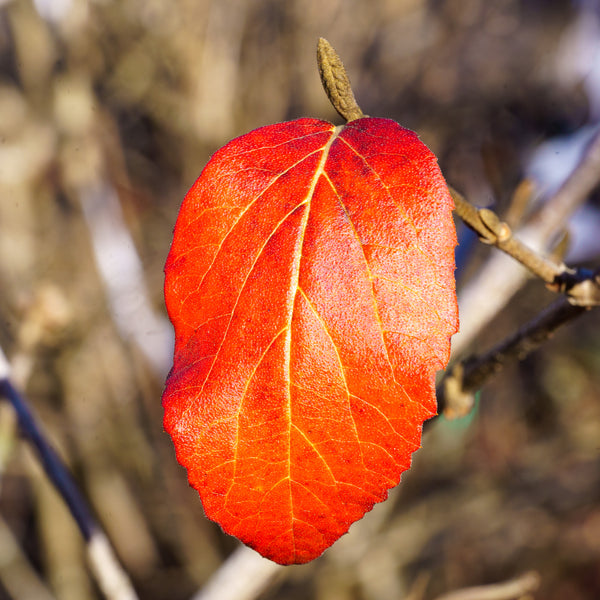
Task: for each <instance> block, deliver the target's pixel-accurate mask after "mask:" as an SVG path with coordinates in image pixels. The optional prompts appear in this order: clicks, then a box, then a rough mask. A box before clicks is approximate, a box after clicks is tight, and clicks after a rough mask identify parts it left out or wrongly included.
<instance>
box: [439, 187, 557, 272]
mask: <svg viewBox="0 0 600 600" xmlns="http://www.w3.org/2000/svg"><path fill="white" fill-rule="evenodd" d="M450 193H451V195H452V198H453V199H454V205H455V212H456V214H457V215H458V216H459V217H460V218H461V219H462V220H463V221H464V223H465V224H466V225H468V226H469V227H470V228H471V229H473V231H475V232H476V233H477V234H478V235H479V239H480V240H481V241H482V242H483V243H485V244H490V245H492V246H496V248H498V249H499V250H502V251H503V252H505V253H506V254H508V255H509V256H512V257H513V258H514V259H515V260H517V261H518V262H520V263H521V264H522V265H523V266H524V267H526V268H527V269H529V270H530V271H531V272H532V273H533V274H534V275H537V276H538V277H539V278H540V279H541V280H542V281H545V282H546V283H554V282H555V281H556V278H557V277H559V276H560V275H562V274H563V273H564V271H565V270H566V266H565V265H558V264H556V263H554V262H552V261H551V260H549V259H547V258H544V257H543V256H541V255H540V254H538V253H537V252H534V251H533V250H531V249H530V248H528V247H527V246H526V245H525V244H523V242H521V241H520V240H518V239H517V238H515V237H514V236H513V233H512V231H511V228H510V227H509V226H508V224H507V223H505V222H503V221H501V220H500V218H499V217H498V215H497V214H496V213H495V212H493V211H491V210H489V209H487V208H476V207H475V206H473V205H472V204H470V203H469V202H467V201H466V200H465V199H464V197H463V196H462V195H461V194H459V193H458V192H457V191H456V190H454V189H452V188H450Z"/></svg>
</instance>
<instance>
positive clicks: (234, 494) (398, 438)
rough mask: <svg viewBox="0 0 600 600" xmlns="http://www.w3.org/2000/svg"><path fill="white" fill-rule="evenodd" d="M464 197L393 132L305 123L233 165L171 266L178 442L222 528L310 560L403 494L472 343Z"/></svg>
mask: <svg viewBox="0 0 600 600" xmlns="http://www.w3.org/2000/svg"><path fill="white" fill-rule="evenodd" d="M452 208H453V204H452V199H451V197H450V195H449V193H448V190H447V187H446V184H445V182H444V179H443V177H442V175H441V173H440V170H439V168H438V165H437V161H436V159H435V157H434V155H433V154H432V153H431V152H430V151H429V150H428V149H427V148H426V147H425V146H424V145H423V144H422V143H421V142H420V141H419V139H418V138H417V136H416V135H415V134H414V133H412V132H411V131H408V130H406V129H404V128H402V127H400V126H399V125H398V124H397V123H395V122H393V121H390V120H387V119H374V118H364V119H359V120H356V121H352V122H350V123H348V124H347V125H345V126H341V127H334V126H333V125H331V124H330V123H327V122H324V121H319V120H314V119H299V120H297V121H291V122H288V123H282V124H278V125H272V126H268V127H263V128H260V129H257V130H255V131H253V132H251V133H249V134H247V135H244V136H242V137H240V138H237V139H235V140H233V141H232V142H230V143H229V144H227V145H226V146H225V147H223V148H222V149H221V150H219V151H218V152H217V153H216V154H215V155H214V156H213V158H212V159H211V161H210V162H209V163H208V165H207V166H206V168H205V169H204V171H203V172H202V174H201V176H200V178H199V179H198V180H197V181H196V183H195V184H194V186H193V187H192V188H191V190H190V191H189V192H188V194H187V196H186V198H185V200H184V202H183V205H182V207H181V211H180V214H179V217H178V220H177V224H176V227H175V235H174V239H173V244H172V247H171V251H170V253H169V257H168V259H167V264H166V268H165V271H166V282H165V296H166V303H167V309H168V312H169V316H170V318H171V321H172V322H173V324H174V327H175V334H176V346H175V357H174V365H173V369H172V371H171V373H170V374H169V377H168V379H167V384H166V389H165V391H164V394H163V406H164V411H165V412H164V425H165V429H166V430H167V431H168V432H169V434H170V435H171V436H172V438H173V441H174V444H175V448H176V452H177V458H178V460H179V462H180V463H181V464H182V465H183V466H185V467H186V468H187V471H188V478H189V481H190V484H191V485H192V486H193V487H194V488H195V489H197V490H198V491H199V493H200V496H201V499H202V502H203V506H204V509H205V512H206V514H207V516H208V517H209V518H211V519H213V520H215V521H217V522H218V523H219V524H220V525H221V526H222V527H223V529H224V530H225V531H226V532H228V533H230V534H232V535H235V536H237V537H238V538H239V539H240V540H242V541H243V542H245V543H246V544H248V545H249V546H251V547H252V548H254V549H256V550H257V551H258V552H260V553H261V554H262V555H264V556H266V557H267V558H270V559H272V560H274V561H276V562H278V563H281V564H292V563H304V562H308V561H310V560H312V559H313V558H315V557H317V556H319V555H320V554H321V553H322V552H323V550H325V549H326V548H327V547H329V546H330V545H331V544H332V543H333V542H335V541H336V540H337V539H338V538H339V537H340V536H341V535H342V534H344V533H345V532H347V530H348V528H349V527H350V525H351V524H352V523H353V522H354V521H356V520H358V519H360V518H361V517H362V516H363V515H364V514H365V512H367V511H369V510H370V509H371V508H372V507H373V504H374V503H376V502H380V501H382V500H384V499H385V498H386V497H387V493H388V489H389V488H391V487H393V486H395V485H396V484H397V483H398V482H399V480H400V475H401V473H402V472H403V471H404V470H406V469H408V468H409V466H410V462H411V455H412V453H413V452H414V451H415V450H416V449H417V448H419V446H420V439H421V429H422V423H423V421H424V420H425V419H428V418H430V417H431V416H433V415H434V414H435V413H436V408H437V407H436V400H435V390H434V376H435V372H436V371H437V370H439V369H443V368H444V367H445V366H446V364H447V361H448V358H449V351H450V336H451V335H452V334H453V333H455V332H456V330H457V326H458V317H457V306H456V295H455V287H454V247H455V245H456V235H455V231H454V225H453V222H452V216H451V210H452Z"/></svg>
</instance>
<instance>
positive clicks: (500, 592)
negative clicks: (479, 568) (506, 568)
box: [437, 571, 540, 600]
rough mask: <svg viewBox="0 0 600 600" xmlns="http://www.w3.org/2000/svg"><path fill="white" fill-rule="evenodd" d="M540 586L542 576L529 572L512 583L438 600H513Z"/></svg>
mask: <svg viewBox="0 0 600 600" xmlns="http://www.w3.org/2000/svg"><path fill="white" fill-rule="evenodd" d="M539 586H540V576H539V575H538V573H536V572H535V571H528V572H527V573H523V575H519V577H516V578H515V579H511V580H510V581H505V582H503V583H494V584H491V585H479V586H475V587H470V588H464V589H462V590H456V591H455V592H450V593H449V594H444V595H443V596H438V598H437V600H513V599H514V598H521V597H522V596H525V594H529V593H530V592H533V591H535V590H537V589H538V587H539Z"/></svg>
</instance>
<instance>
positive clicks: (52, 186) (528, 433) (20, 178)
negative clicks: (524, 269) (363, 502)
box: [0, 0, 600, 600]
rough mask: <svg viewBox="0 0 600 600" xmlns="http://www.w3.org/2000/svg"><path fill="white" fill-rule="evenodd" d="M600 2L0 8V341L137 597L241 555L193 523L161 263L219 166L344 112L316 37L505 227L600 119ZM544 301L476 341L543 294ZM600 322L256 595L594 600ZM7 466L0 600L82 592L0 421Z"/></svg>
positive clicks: (449, 435)
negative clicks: (164, 394)
mask: <svg viewBox="0 0 600 600" xmlns="http://www.w3.org/2000/svg"><path fill="white" fill-rule="evenodd" d="M593 4H594V3H593V2H587V3H586V2H577V3H576V2H573V3H571V2H568V1H567V0H552V1H550V0H497V1H495V2H488V1H487V0H428V1H426V0H370V1H368V2H365V1H361V0H328V1H326V2H325V1H323V0H289V1H285V2H282V1H278V0H246V1H243V2H239V1H236V0H212V1H210V0H179V1H167V0H120V1H117V0H94V1H92V0H87V1H86V0H60V1H58V0H54V1H52V0H37V1H35V2H34V1H32V0H12V1H11V0H4V1H3V2H0V290H1V294H0V343H1V344H2V347H3V348H4V349H5V350H6V352H7V354H8V355H9V357H10V358H11V359H13V366H14V369H15V379H16V383H17V384H19V385H21V386H22V387H23V388H24V389H25V390H26V392H27V394H28V396H29V397H30V398H31V400H32V403H33V405H34V408H35V410H36V412H37V414H38V415H39V416H40V418H41V419H42V420H43V422H44V424H45V428H46V430H47V432H48V434H49V436H50V437H51V439H52V440H53V441H54V443H55V444H56V445H57V446H58V447H59V448H60V450H61V453H62V455H63V456H64V457H65V459H66V460H67V461H68V463H69V465H70V467H71V468H72V470H73V472H74V473H75V475H76V477H77V480H78V482H79V483H80V485H81V487H82V488H83V489H84V490H85V492H86V494H87V496H88V497H89V499H90V501H91V503H92V504H93V506H94V509H95V510H96V512H97V514H98V516H99V518H100V520H101V521H102V523H103V525H104V526H105V527H106V529H107V532H108V534H109V535H110V537H111V539H112V541H113V543H114V544H115V546H116V549H117V551H118V553H119V556H120V558H121V560H122V562H123V564H124V565H125V567H126V569H127V570H128V571H129V573H130V574H131V576H132V578H133V580H134V583H135V585H136V587H137V588H138V590H139V592H140V595H141V596H142V597H143V598H146V599H149V600H155V599H156V600H158V599H170V600H178V599H184V598H189V597H190V596H191V594H192V593H193V592H194V591H195V590H196V589H197V588H198V587H200V586H201V585H202V584H203V583H204V582H205V581H206V580H207V579H208V577H209V576H210V574H211V573H212V572H214V571H215V569H217V568H218V566H219V564H220V563H221V562H222V561H223V560H224V559H225V558H226V556H227V555H228V553H229V552H231V550H232V549H233V548H234V547H235V542H234V540H232V539H229V538H227V537H226V536H224V535H223V534H221V532H220V530H219V529H218V527H216V526H215V525H213V524H212V523H210V522H208V521H207V520H205V519H204V517H203V514H202V510H201V506H200V503H199V500H198V498H197V495H196V493H195V492H193V491H192V490H190V489H189V488H188V486H187V483H186V478H185V473H184V471H183V469H181V468H180V467H179V466H178V465H177V464H176V461H175V458H174V455H173V451H172V448H171V445H170V442H169V440H168V439H167V437H166V435H165V434H164V433H163V432H162V428H161V418H162V411H161V408H160V393H161V390H162V384H163V376H164V372H165V370H166V369H168V364H166V360H165V359H163V358H162V357H164V356H166V355H168V352H169V350H170V348H168V347H167V346H168V344H169V341H168V335H165V331H168V330H166V329H165V328H164V327H165V326H164V321H163V320H162V319H163V317H164V309H163V304H162V282H163V274H162V268H163V264H164V260H165V257H166V255H167V252H168V248H169V243H170V239H171V233H172V227H173V224H174V221H175V217H176V215H177V210H178V207H179V203H180V202H181V199H182V198H183V196H184V194H185V192H186V190H187V189H188V188H189V187H190V186H191V184H192V183H193V181H194V179H195V178H196V177H197V176H198V175H199V173H200V171H201V169H202V167H203V166H204V164H205V163H206V161H207V159H208V157H209V155H210V153H211V152H212V151H214V150H215V149H216V148H217V147H219V146H222V145H223V144H224V143H225V142H227V141H228V140H229V139H230V138H232V137H234V136H236V135H240V134H242V133H245V132H246V131H248V130H250V129H253V128H255V127H258V126H261V125H265V124H268V123H272V122H277V121H281V120H284V119H288V118H296V117H299V116H314V117H320V118H326V119H330V120H333V121H336V122H337V116H336V114H335V113H334V111H333V109H332V108H331V107H329V106H328V104H327V100H326V98H325V95H324V94H323V92H322V90H321V89H320V84H319V79H318V74H317V70H316V66H315V58H314V54H315V47H316V42H317V39H318V37H319V36H323V37H326V38H328V39H329V40H330V41H331V43H332V44H333V45H334V46H335V47H336V49H337V50H338V51H339V53H340V54H341V56H342V57H343V59H344V62H345V64H346V66H347V68H348V71H349V73H350V76H351V79H352V82H353V86H354V91H355V95H356V97H357V99H358V101H359V103H360V105H361V107H362V108H363V110H364V111H365V112H366V113H368V114H370V115H373V116H385V117H391V118H393V119H396V120H397V121H399V122H400V123H401V124H403V125H405V126H407V127H410V128H411V129H414V130H416V131H418V132H419V133H420V135H421V137H422V139H423V141H425V142H426V143H427V144H428V145H429V146H430V147H431V148H432V150H434V152H436V154H437V155H438V156H439V158H440V164H441V166H442V169H443V171H444V173H445V175H446V177H447V179H448V181H449V182H450V183H451V184H452V185H454V186H455V187H456V188H458V189H459V190H461V191H462V192H464V193H465V194H466V195H467V197H468V198H469V199H470V200H471V201H473V202H474V203H477V204H480V205H484V204H494V205H495V208H496V209H497V210H499V211H500V212H501V213H502V211H503V209H504V207H505V206H506V203H507V199H508V198H509V196H510V194H511V192H512V190H513V188H514V186H515V184H516V183H517V182H518V181H519V179H520V178H521V177H522V175H523V172H524V165H525V162H526V160H527V158H528V156H529V154H530V152H531V151H532V150H533V149H534V148H535V146H536V145H537V144H538V143H539V142H541V141H543V140H545V139H547V138H550V137H552V136H555V135H560V134H568V133H571V132H573V131H574V130H576V129H578V128H580V127H581V126H583V125H585V124H586V123H587V122H588V120H589V119H590V118H592V117H593V116H595V117H597V108H596V109H594V104H593V101H592V100H593V99H592V97H591V93H592V92H590V89H592V88H590V86H589V85H587V84H588V83H589V81H588V80H586V79H585V77H584V76H585V72H586V71H585V68H584V67H585V62H583V63H582V62H581V56H584V55H585V48H584V52H583V54H581V53H580V54H576V53H575V51H574V50H573V48H575V47H576V44H575V43H574V42H573V39H574V37H573V36H574V35H575V33H576V31H578V30H577V29H576V26H577V23H579V22H580V17H581V14H582V12H581V11H583V10H584V9H585V8H586V7H587V10H588V11H589V19H587V20H586V23H588V24H589V23H592V17H594V15H596V13H595V12H594V6H593ZM590 7H591V8H590ZM574 44H575V45H574ZM592 50H593V49H590V52H592ZM580 55H581V56H580ZM592 55H593V53H592ZM582 64H583V65H584V67H582V66H581V65H582ZM594 110H596V112H595V113H594ZM592 207H593V205H592ZM123 225H124V226H125V228H123ZM128 235H129V236H131V237H128ZM596 237H597V236H596ZM466 246H467V244H466V243H465V244H464V245H463V248H465V247H466ZM138 257H139V258H138ZM589 258H590V259H593V258H594V257H592V256H590V257H589ZM597 259H598V257H596V263H597ZM111 261H112V262H111ZM136 261H139V262H136ZM103 264H104V265H105V268H104V270H103V267H102V265H103ZM106 265H108V268H106ZM111 265H112V267H111ZM140 267H141V268H140ZM121 268H122V271H121ZM111 269H112V270H111ZM111 272H112V273H115V272H119V273H121V278H120V279H119V278H116V279H117V280H116V281H115V278H113V279H112V280H111V277H110V273H111ZM466 272H467V273H468V269H466ZM132 274H133V275H135V276H132ZM461 278H462V274H461ZM111 286H112V287H111ZM540 288H541V286H540V285H539V284H532V285H531V286H529V287H528V288H527V289H526V290H524V291H523V293H522V294H521V295H520V296H519V298H518V299H517V300H516V301H515V302H514V303H513V304H512V305H511V308H510V310H508V311H507V312H506V314H504V315H502V316H501V317H500V318H499V319H498V320H497V321H496V322H494V323H493V324H492V325H491V326H490V327H489V328H488V330H487V331H486V332H485V335H484V336H483V337H484V338H485V340H484V341H482V342H481V347H482V348H484V347H487V345H488V344H491V343H493V342H494V341H495V340H498V339H499V338H501V337H502V336H503V335H504V334H505V333H506V332H508V331H511V330H513V329H514V328H515V327H517V325H518V324H519V323H522V322H524V321H525V320H526V319H527V318H528V317H530V316H531V315H533V314H535V313H536V312H537V310H539V308H540V307H541V306H543V305H544V304H545V303H547V302H548V299H549V294H547V293H542V292H541V290H540ZM123 289H125V290H126V292H127V293H126V294H125V296H126V297H127V299H128V302H129V303H130V304H129V305H128V306H130V309H129V312H127V311H126V312H125V313H124V314H119V313H118V310H117V309H118V305H119V303H120V304H123V295H121V296H119V293H120V291H121V292H122V291H123ZM115 298H116V300H115ZM119 298H120V300H119ZM136 302H137V303H138V304H136ZM136 315H139V318H136ZM140 322H141V323H142V327H141V328H140V327H138V328H137V329H136V323H140ZM598 325H599V323H598V316H597V315H588V316H585V317H583V318H582V319H581V321H580V322H578V323H574V324H572V325H571V326H569V327H568V328H567V329H565V330H564V331H562V332H560V334H559V335H557V336H556V337H555V339H554V340H553V341H552V342H551V343H549V344H548V345H547V346H546V347H545V348H544V349H543V350H542V351H540V352H539V353H537V354H536V355H535V356H533V357H531V358H529V359H528V360H527V361H526V362H525V363H523V364H521V365H519V366H515V367H513V368H512V369H510V370H509V371H508V372H507V373H506V374H505V375H504V376H502V377H501V378H498V379H497V380H495V381H494V382H492V383H491V384H490V385H489V386H487V387H486V388H485V389H484V390H483V392H482V395H481V402H480V407H479V409H478V411H477V412H476V414H475V415H474V418H472V419H471V420H470V422H469V423H468V424H464V423H462V424H454V425H452V424H448V423H444V422H439V423H438V424H437V425H436V426H435V428H433V429H432V430H431V431H430V432H429V433H428V434H427V435H426V436H425V438H424V442H423V445H424V448H423V450H421V451H420V452H419V453H417V456H416V460H415V462H414V467H413V469H412V471H411V473H410V474H409V475H407V476H406V477H405V481H404V482H403V484H402V485H401V486H400V488H399V489H398V490H397V491H396V492H395V493H394V494H393V496H392V500H391V501H389V502H387V503H385V504H384V505H381V506H380V507H377V509H376V510H375V511H373V512H372V513H371V514H369V515H368V516H367V517H366V519H365V520H364V521H363V522H361V523H360V524H357V525H356V526H355V527H353V529H352V531H351V533H350V534H349V535H348V536H345V537H344V538H343V539H342V540H340V542H338V543H337V544H336V545H335V546H334V547H333V548H332V549H331V550H329V551H328V552H327V553H326V554H325V555H324V556H323V557H322V558H320V559H319V560H318V561H316V562H314V563H312V564H310V565H307V566H303V567H293V568H290V569H288V570H286V572H285V573H286V576H287V577H286V578H285V580H284V581H283V582H280V584H279V586H280V587H278V588H276V589H274V590H272V591H270V592H269V593H268V597H270V598H279V597H281V598H283V597H286V598H296V597H297V598H307V597H314V598H318V599H324V600H329V599H334V598H335V599H336V600H338V599H339V600H341V599H346V598H348V599H349V598H360V599H363V598H364V599H375V598H376V599H378V600H385V599H387V598H400V597H404V596H405V595H406V594H407V593H408V592H409V591H410V590H415V589H416V588H417V587H419V586H424V588H425V597H426V598H432V597H434V596H435V595H436V594H439V593H441V592H443V591H447V590H451V589H455V588H458V587H462V586H465V585H470V584H479V583H485V582H491V581H499V580H502V579H505V578H508V577H511V576H513V575H515V574H518V573H521V572H523V571H525V570H528V569H537V570H538V571H539V572H540V574H541V576H542V582H543V583H542V586H543V587H542V591H541V592H540V597H543V598H547V599H550V600H554V599H556V600H558V599H559V598H567V597H568V598H570V599H573V600H579V599H581V600H588V599H589V600H591V599H593V598H597V597H599V596H600V403H599V398H600V368H599V367H600V349H599V342H598V334H597V331H598ZM594 328H595V329H594ZM140 329H141V330H140ZM140 340H141V341H140ZM140 344H141V346H140ZM0 461H1V462H0V469H1V479H0V485H1V487H0V516H1V518H2V522H0V548H8V547H9V542H10V541H11V540H12V541H13V542H16V543H17V547H19V548H20V549H21V555H20V556H19V555H15V556H14V557H13V559H12V560H13V562H10V561H9V562H2V564H0V586H1V588H0V598H4V597H6V598H8V597H11V596H12V597H14V598H17V599H18V598H21V597H25V595H24V594H25V592H24V589H25V588H24V586H26V585H27V582H28V580H29V581H30V580H32V578H33V577H34V575H35V574H36V573H37V575H38V576H39V577H40V578H41V579H42V580H43V581H44V582H45V584H46V585H48V586H49V587H50V588H51V589H52V591H53V593H54V594H55V596H56V597H57V598H60V599H63V598H64V599H67V598H76V599H78V600H86V599H88V598H89V599H91V598H97V597H98V593H97V590H96V588H95V585H94V583H93V581H92V579H91V578H90V576H89V574H88V571H87V568H86V566H85V564H84V559H83V553H82V549H81V541H80V538H79V534H78V532H77V531H76V530H75V527H74V525H73V523H72V521H71V519H70V516H69V515H68V513H67V512H66V510H65V508H64V507H63V505H62V503H61V502H60V500H59V499H57V498H56V497H55V495H54V492H53V490H51V489H49V484H48V483H47V482H46V481H45V479H44V477H43V475H42V474H41V472H40V470H39V467H38V466H37V465H36V463H35V460H33V458H32V456H31V455H30V453H29V451H28V450H27V448H26V446H25V445H24V444H22V443H20V442H19V440H18V438H17V434H16V431H15V427H14V421H13V419H12V416H11V412H10V411H9V410H7V407H6V406H0ZM4 524H6V525H7V527H4V526H1V525H4ZM17 567H18V568H17ZM17 573H19V574H20V573H24V575H23V576H22V577H19V576H17V575H16V574H17ZM2 588H6V589H2ZM9 588H10V595H9V592H8V589H9Z"/></svg>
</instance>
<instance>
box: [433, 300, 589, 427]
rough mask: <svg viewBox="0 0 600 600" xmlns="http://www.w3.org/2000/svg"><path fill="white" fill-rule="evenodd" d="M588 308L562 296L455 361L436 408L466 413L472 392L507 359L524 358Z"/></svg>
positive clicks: (454, 415) (450, 414)
mask: <svg viewBox="0 0 600 600" xmlns="http://www.w3.org/2000/svg"><path fill="white" fill-rule="evenodd" d="M587 310H589V308H587V307H583V306H577V305H574V304H572V303H571V302H569V300H568V299H567V298H565V297H561V298H559V299H558V300H557V301H556V302H554V303H553V304H551V305H550V306H549V307H547V308H546V309H545V310H544V311H543V312H542V313H540V314H539V315H538V316H536V317H535V319H533V320H532V321H531V322H530V323H528V324H527V325H525V326H524V327H522V328H521V329H519V330H518V331H517V332H515V333H514V334H512V335H511V336H509V337H508V338H506V339H505V340H504V341H502V342H501V343H500V344H498V345H497V346H496V347H494V348H492V349H491V350H489V351H488V352H486V353H484V354H481V355H479V356H477V357H469V358H467V359H465V360H463V361H461V362H460V363H458V364H456V365H455V366H454V367H452V369H451V370H450V371H449V373H448V374H447V375H446V377H444V379H443V380H442V383H441V384H440V385H439V386H438V390H437V397H438V409H439V412H440V413H442V412H443V413H444V416H446V417H447V418H449V419H455V418H458V417H462V416H464V415H466V414H468V412H469V411H470V410H471V408H472V406H473V402H474V393H475V392H476V391H477V390H478V389H479V388H480V387H481V386H482V384H483V383H484V382H485V381H487V380H488V379H489V378H490V377H491V376H492V375H495V374H496V373H498V372H500V371H501V370H502V369H503V368H504V366H505V365H506V364H508V363H509V362H512V361H514V360H523V359H524V358H525V357H526V356H527V355H529V354H530V353H531V352H533V351H534V350H536V349H537V348H538V347H539V346H540V345H541V344H542V343H543V342H545V341H546V340H547V339H548V338H550V337H551V335H552V333H553V332H554V331H556V329H557V328H558V327H560V326H561V325H563V324H565V323H567V322H569V321H571V320H573V319H574V318H576V317H578V316H579V315H581V314H583V313H584V312H586V311H587Z"/></svg>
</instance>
